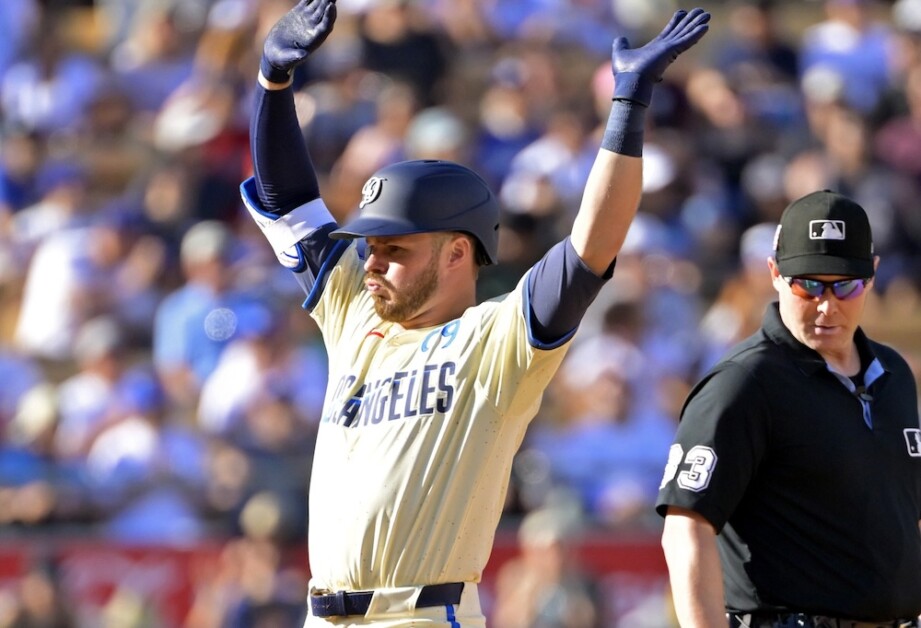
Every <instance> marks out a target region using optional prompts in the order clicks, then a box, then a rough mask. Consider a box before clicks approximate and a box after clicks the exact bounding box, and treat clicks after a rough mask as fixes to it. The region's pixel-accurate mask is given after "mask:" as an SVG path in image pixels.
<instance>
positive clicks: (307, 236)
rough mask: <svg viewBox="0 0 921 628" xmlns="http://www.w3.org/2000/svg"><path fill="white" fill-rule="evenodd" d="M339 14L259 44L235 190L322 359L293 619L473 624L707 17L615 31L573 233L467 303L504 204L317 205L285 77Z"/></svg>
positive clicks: (480, 621) (435, 189) (433, 193)
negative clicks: (655, 128)
mask: <svg viewBox="0 0 921 628" xmlns="http://www.w3.org/2000/svg"><path fill="white" fill-rule="evenodd" d="M335 17H336V5H335V0H301V1H300V2H298V4H297V5H296V6H295V7H294V8H293V9H291V10H290V11H289V12H288V13H287V14H285V15H284V16H283V17H282V18H281V19H280V20H279V21H278V22H277V23H276V24H275V25H274V26H273V28H272V29H271V31H270V32H269V34H268V35H267V37H266V41H265V47H264V56H263V59H262V64H261V68H260V74H259V79H258V82H259V88H258V89H257V94H256V97H255V99H256V100H255V103H254V111H253V115H252V123H251V144H252V156H253V164H254V177H253V178H251V179H249V180H247V181H245V182H244V183H243V186H242V192H243V197H244V202H245V204H246V206H247V208H248V210H249V211H250V213H251V214H252V216H253V218H254V220H255V221H256V223H257V224H258V225H259V226H260V228H261V229H262V230H263V232H264V234H265V236H266V238H267V239H268V241H269V243H270V245H271V246H272V248H273V249H274V251H275V253H276V255H277V256H278V259H279V261H280V262H281V263H282V264H283V265H284V266H286V267H287V268H289V269H290V270H292V271H293V273H294V277H295V278H296V279H297V281H298V282H299V283H300V285H301V286H302V288H303V289H304V291H305V292H306V294H307V298H306V300H305V302H304V308H305V309H307V310H308V311H309V312H310V314H311V315H312V316H313V317H314V318H315V320H316V321H317V323H318V325H319V327H320V330H321V333H322V335H323V339H324V343H325V344H326V347H327V351H328V354H329V361H330V364H329V367H330V368H329V373H330V376H329V377H330V384H329V388H328V390H327V394H326V399H325V405H324V409H323V416H322V420H321V425H320V429H319V434H318V437H317V444H316V454H315V457H314V466H313V473H312V479H311V485H310V498H309V502H310V504H309V506H310V525H309V531H308V547H309V561H310V572H311V582H310V595H309V603H308V609H307V610H308V616H307V620H306V623H305V625H306V626H329V625H339V626H345V625H349V626H354V625H385V626H390V627H397V626H410V625H412V626H416V625H422V624H425V625H427V626H444V627H449V626H450V627H458V626H482V625H484V623H485V619H484V616H483V613H482V611H481V609H480V604H479V598H478V594H477V582H479V580H480V578H481V574H482V571H483V568H484V566H485V564H486V561H487V559H488V557H489V553H490V550H491V548H492V542H493V537H494V535H495V528H496V525H497V523H498V521H499V517H500V514H501V511H502V505H503V501H504V497H505V493H506V489H507V486H508V482H509V475H510V468H511V463H512V458H513V456H514V454H515V451H516V450H517V448H518V446H519V445H520V443H521V440H522V438H523V436H524V432H525V429H526V427H527V425H528V422H529V421H530V420H531V419H532V418H533V416H534V415H535V413H536V412H537V409H538V405H539V403H540V400H541V395H542V392H543V390H544V388H545V386H546V385H547V383H548V381H549V380H550V378H551V377H552V376H553V374H554V373H555V371H556V370H557V367H558V366H559V364H560V361H561V360H562V358H563V355H564V353H565V352H566V350H567V347H568V345H569V341H570V340H571V338H572V336H573V334H574V333H575V331H576V329H577V327H578V325H579V322H580V320H581V318H582V316H583V313H584V312H585V310H586V308H587V307H588V305H589V304H590V303H591V301H592V300H593V299H594V298H595V296H596V294H597V293H598V291H599V290H600V289H601V287H602V285H604V283H605V282H606V281H607V280H608V279H609V278H610V277H611V274H612V272H613V269H614V260H615V256H616V255H617V253H618V251H619V250H620V247H621V244H622V243H623V241H624V237H625V235H626V231H627V228H628V226H629V225H630V222H631V220H632V219H633V216H634V215H635V212H636V208H637V204H638V201H639V197H640V192H641V169H642V159H641V150H642V143H643V123H644V116H645V110H646V108H647V106H648V104H649V102H650V98H651V96H652V91H653V85H654V84H655V83H656V82H657V81H658V80H660V78H661V76H662V73H663V72H664V71H665V69H666V68H667V67H668V66H669V64H671V62H672V61H673V60H674V59H675V58H676V57H677V56H678V55H679V54H680V53H681V52H683V51H684V50H686V49H687V48H689V47H690V46H692V45H693V44H694V43H696V42H697V41H698V40H699V39H700V38H701V37H702V36H703V35H704V33H705V32H706V30H707V28H708V26H707V24H708V21H709V19H710V16H709V14H708V13H706V12H704V11H703V10H701V9H694V10H692V11H690V12H685V11H678V12H677V13H675V15H674V17H673V18H672V20H671V21H670V22H669V23H668V25H667V26H666V27H665V29H664V30H663V31H662V33H661V34H660V35H658V36H657V37H656V38H655V39H653V40H652V41H651V42H649V43H648V44H647V45H645V46H643V47H641V48H637V49H630V48H628V47H627V42H626V40H625V39H624V38H618V39H617V40H615V42H614V45H613V52H612V61H613V68H614V71H615V73H616V88H615V90H614V95H613V96H614V99H613V104H612V110H611V115H610V121H609V123H608V128H607V133H606V134H605V136H604V139H603V141H602V148H601V150H599V153H598V156H597V159H596V161H595V163H594V166H593V169H592V170H591V173H590V176H589V180H588V183H587V187H586V190H585V193H584V198H583V201H582V205H581V207H580V210H579V213H578V216H577V217H576V219H575V222H574V225H573V230H572V234H571V236H569V237H567V238H566V239H564V240H563V241H562V242H560V243H559V244H557V245H556V246H555V247H553V248H552V250H550V251H549V252H548V253H547V254H546V256H545V257H544V258H543V259H542V260H541V261H540V262H538V263H537V264H536V265H535V266H534V267H533V268H531V269H530V271H529V272H528V273H527V274H526V275H525V277H523V278H522V279H521V281H520V282H519V284H518V286H517V287H516V288H515V289H514V290H513V291H511V292H510V293H509V294H507V295H504V296H502V297H499V298H496V299H494V300H490V301H487V302H484V303H481V304H477V302H476V296H475V286H476V278H477V272H478V269H479V267H480V266H483V265H488V264H494V263H495V262H496V258H497V249H498V232H497V229H498V222H499V206H498V203H497V201H496V199H495V197H494V195H493V193H492V192H491V191H490V190H489V188H488V187H487V185H486V184H485V183H484V181H483V179H481V178H480V177H479V176H478V175H476V174H475V173H474V172H472V171H471V170H470V169H468V168H466V167H464V166H462V165H460V164H457V163H452V162H445V161H408V162H399V163H395V164H392V165H389V166H386V167H384V168H382V169H381V170H379V171H378V172H377V173H375V174H374V176H372V177H371V178H370V179H369V180H368V181H367V182H366V183H365V184H364V186H363V188H362V199H361V202H360V204H359V210H360V211H359V213H358V214H357V217H356V218H355V219H354V220H352V221H350V222H348V223H347V224H345V225H342V226H339V225H337V224H336V223H335V221H334V219H333V217H332V215H331V214H330V213H329V211H328V210H327V208H326V206H325V205H324V203H323V200H322V199H321V198H320V190H319V184H318V180H317V176H316V173H315V171H314V169H313V166H312V164H311V160H310V157H309V155H308V152H307V149H306V146H305V143H304V141H303V136H302V134H301V130H300V128H299V126H298V121H297V118H296V116H295V111H294V99H293V94H292V88H291V72H292V70H293V69H294V67H295V66H297V65H298V64H299V63H301V62H303V61H304V60H305V59H306V58H307V57H308V55H309V54H310V53H311V52H313V51H314V50H315V49H316V48H317V47H318V46H320V44H321V43H322V42H323V41H324V40H325V39H326V37H327V36H328V35H329V33H330V32H331V30H332V28H333V24H334V22H335ZM356 241H357V242H356ZM362 242H363V244H362V245H361V246H359V243H362Z"/></svg>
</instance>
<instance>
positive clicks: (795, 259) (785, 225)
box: [774, 190, 874, 278]
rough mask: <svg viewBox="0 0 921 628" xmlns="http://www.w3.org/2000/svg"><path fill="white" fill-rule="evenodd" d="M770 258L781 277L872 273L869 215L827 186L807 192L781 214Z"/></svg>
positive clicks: (865, 275)
mask: <svg viewBox="0 0 921 628" xmlns="http://www.w3.org/2000/svg"><path fill="white" fill-rule="evenodd" d="M774 258H775V259H776V260H777V267H778V269H779V270H780V274H781V275H783V276H785V277H798V276H803V275H844V276H848V277H861V278H867V277H872V276H873V272H874V268H873V234H872V233H871V231H870V221H869V219H868V218H867V213H866V212H865V211H864V209H863V207H861V206H860V205H858V204H857V203H855V202H854V201H852V200H851V199H849V198H847V197H846V196H842V195H841V194H838V193H837V192H832V191H831V190H821V191H819V192H813V193H811V194H807V195H806V196H803V197H802V198H800V199H797V200H795V201H793V202H792V203H790V205H789V206H787V208H786V209H785V210H784V212H783V215H781V217H780V225H779V226H778V227H777V232H776V234H775V236H774Z"/></svg>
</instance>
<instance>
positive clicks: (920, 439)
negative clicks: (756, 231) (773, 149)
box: [657, 190, 921, 628]
mask: <svg viewBox="0 0 921 628" xmlns="http://www.w3.org/2000/svg"><path fill="white" fill-rule="evenodd" d="M878 263H879V258H878V257H877V256H875V255H874V253H873V241H872V235H871V231H870V224H869V221H868V219H867V215H866V213H865V212H864V210H863V208H861V207H860V206H859V205H858V204H857V203H855V202H854V201H853V200H851V199H849V198H847V197H845V196H842V195H840V194H837V193H835V192H831V191H828V190H823V191H820V192H814V193H811V194H808V195H806V196H804V197H802V198H800V199H798V200H796V201H794V202H793V203H791V204H790V205H789V206H788V207H787V209H786V210H785V211H784V213H783V214H782V216H781V219H780V225H779V226H778V229H777V231H776V235H775V237H774V255H773V257H771V258H769V259H768V260H767V265H768V268H769V270H770V276H771V280H772V281H773V285H774V289H775V290H776V291H777V293H778V295H779V298H778V301H777V302H775V303H773V304H771V305H770V306H769V307H768V308H767V311H766V313H765V316H764V320H763V323H762V327H761V329H760V331H758V332H757V333H755V334H754V335H753V336H751V337H750V338H748V339H747V340H744V341H742V342H741V343H740V344H738V345H737V346H736V347H734V348H733V349H732V350H730V352H729V353H728V355H727V356H726V357H725V358H723V359H722V360H721V361H720V362H719V363H718V364H717V365H716V366H715V367H714V368H713V369H712V370H711V371H710V372H709V373H708V374H707V375H706V376H704V378H703V379H702V381H701V382H699V383H698V384H697V386H696V387H695V388H694V389H693V390H692V391H691V393H690V395H689V397H688V400H687V401H686V403H685V406H684V409H683V411H682V416H681V422H680V423H679V426H678V433H677V436H676V439H675V444H673V445H672V447H671V450H670V452H669V456H668V463H667V466H666V470H665V475H664V477H663V479H662V485H661V488H660V492H659V499H658V504H657V509H658V512H659V513H660V514H663V515H665V527H664V532H663V536H662V545H663V547H664V549H665V555H666V559H667V563H668V569H669V573H670V579H671V583H672V591H673V596H674V602H675V609H676V611H677V614H678V617H679V619H680V621H681V625H682V626H684V627H691V626H707V627H708V628H709V627H712V626H717V625H723V626H725V625H726V622H727V615H728V621H729V625H730V626H747V627H752V628H755V627H757V628H762V627H775V628H779V627H783V626H806V627H812V628H845V627H846V628H869V627H873V628H876V627H880V626H917V625H918V621H917V620H918V615H919V613H921V532H919V527H918V525H919V519H921V425H919V420H918V395H917V390H916V386H915V380H914V378H913V376H912V373H911V371H910V370H909V367H908V364H907V363H906V362H905V360H904V359H903V358H902V357H901V356H900V355H899V354H898V353H896V351H894V350H893V349H892V348H890V347H888V346H885V345H883V344H880V343H877V342H874V341H872V340H870V339H868V338H867V336H866V334H865V333H864V332H863V330H862V329H861V328H860V327H859V323H860V320H861V318H862V316H863V312H864V305H865V302H866V299H867V294H868V293H869V290H870V289H871V288H872V285H873V277H874V275H875V272H876V267H877V265H878Z"/></svg>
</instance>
